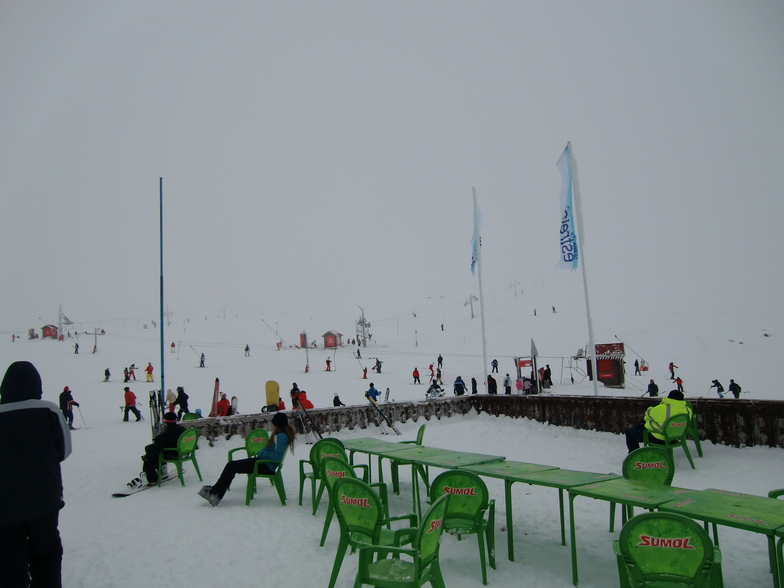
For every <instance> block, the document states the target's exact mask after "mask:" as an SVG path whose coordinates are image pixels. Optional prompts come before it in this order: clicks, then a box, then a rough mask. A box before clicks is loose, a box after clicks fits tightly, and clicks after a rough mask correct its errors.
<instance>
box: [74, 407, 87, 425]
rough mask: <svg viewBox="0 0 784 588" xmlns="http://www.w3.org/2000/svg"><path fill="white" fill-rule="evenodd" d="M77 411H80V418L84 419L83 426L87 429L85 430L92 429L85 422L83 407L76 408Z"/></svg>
mask: <svg viewBox="0 0 784 588" xmlns="http://www.w3.org/2000/svg"><path fill="white" fill-rule="evenodd" d="M76 410H78V411H79V416H80V417H81V419H82V424H83V425H84V428H85V429H89V428H90V427H88V426H87V423H86V422H85V420H84V415H83V414H82V408H81V407H79V406H77V407H76Z"/></svg>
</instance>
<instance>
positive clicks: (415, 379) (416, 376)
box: [412, 368, 422, 384]
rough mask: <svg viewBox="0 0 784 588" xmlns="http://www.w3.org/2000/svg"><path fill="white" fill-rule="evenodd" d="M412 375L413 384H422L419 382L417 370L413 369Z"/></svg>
mask: <svg viewBox="0 0 784 588" xmlns="http://www.w3.org/2000/svg"><path fill="white" fill-rule="evenodd" d="M412 375H413V376H414V384H421V383H422V382H420V381H419V370H418V369H416V368H414V373H413V374H412Z"/></svg>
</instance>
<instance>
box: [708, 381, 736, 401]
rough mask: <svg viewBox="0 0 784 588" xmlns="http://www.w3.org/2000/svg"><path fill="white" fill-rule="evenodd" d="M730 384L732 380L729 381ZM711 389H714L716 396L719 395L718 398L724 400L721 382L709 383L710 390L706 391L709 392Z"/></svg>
mask: <svg viewBox="0 0 784 588" xmlns="http://www.w3.org/2000/svg"><path fill="white" fill-rule="evenodd" d="M730 382H732V380H730ZM731 385H732V384H730V386H731ZM713 388H716V394H718V395H719V398H724V386H722V385H721V382H719V381H718V380H713V381H712V382H711V385H710V388H708V390H711V389H713ZM730 391H732V390H730Z"/></svg>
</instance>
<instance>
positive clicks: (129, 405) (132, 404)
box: [123, 386, 142, 423]
mask: <svg viewBox="0 0 784 588" xmlns="http://www.w3.org/2000/svg"><path fill="white" fill-rule="evenodd" d="M124 390H125V415H124V416H123V420H124V421H125V422H126V423H127V422H128V412H129V411H130V412H132V413H133V414H135V415H136V422H139V421H140V420H142V413H140V412H139V409H138V408H136V394H134V393H133V392H131V389H130V388H129V387H128V386H126V387H125V388H124Z"/></svg>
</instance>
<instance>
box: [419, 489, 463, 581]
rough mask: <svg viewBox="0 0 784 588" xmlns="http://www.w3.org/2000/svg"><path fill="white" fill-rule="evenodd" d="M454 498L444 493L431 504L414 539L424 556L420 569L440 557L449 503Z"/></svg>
mask: <svg viewBox="0 0 784 588" xmlns="http://www.w3.org/2000/svg"><path fill="white" fill-rule="evenodd" d="M453 498H454V495H451V494H442V495H441V496H440V497H439V498H438V499H436V501H435V502H434V503H433V504H432V505H431V506H430V508H429V509H428V510H427V512H426V513H425V515H424V516H423V517H422V522H421V523H420V525H419V531H418V533H417V536H416V538H415V540H414V548H419V555H420V557H421V558H422V559H421V564H420V569H423V570H424V569H425V568H427V566H429V565H430V563H431V562H432V561H433V559H435V558H436V557H438V546H439V543H440V541H441V534H442V533H443V532H444V520H445V518H446V515H447V509H448V508H449V503H450V502H451V501H452V499H453Z"/></svg>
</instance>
